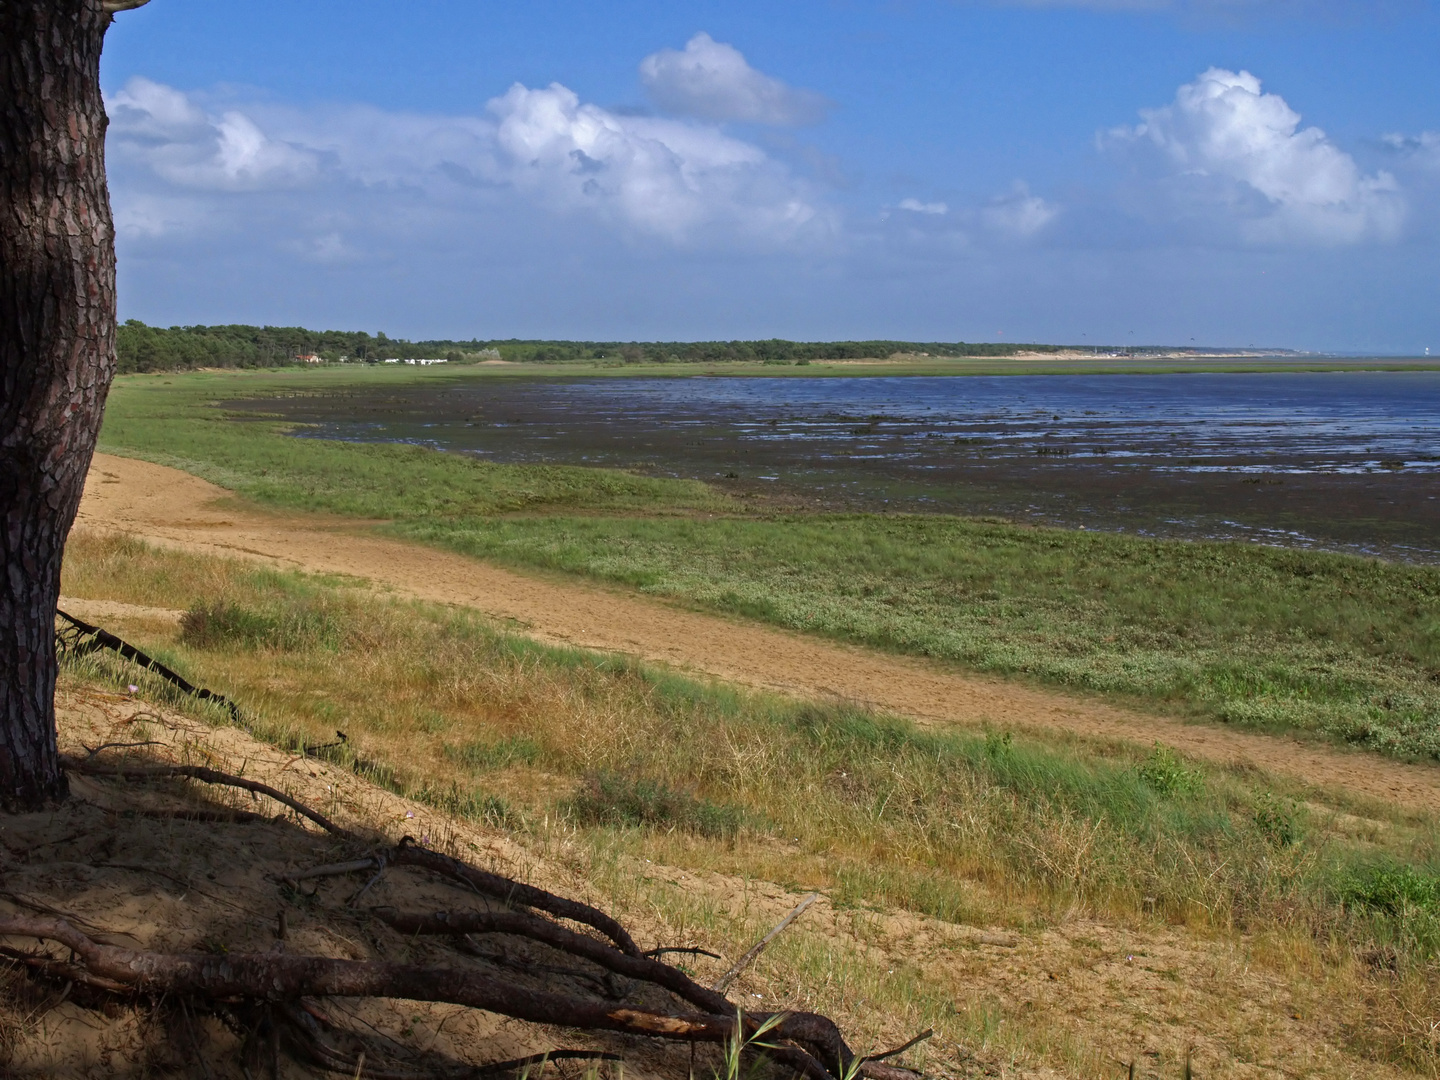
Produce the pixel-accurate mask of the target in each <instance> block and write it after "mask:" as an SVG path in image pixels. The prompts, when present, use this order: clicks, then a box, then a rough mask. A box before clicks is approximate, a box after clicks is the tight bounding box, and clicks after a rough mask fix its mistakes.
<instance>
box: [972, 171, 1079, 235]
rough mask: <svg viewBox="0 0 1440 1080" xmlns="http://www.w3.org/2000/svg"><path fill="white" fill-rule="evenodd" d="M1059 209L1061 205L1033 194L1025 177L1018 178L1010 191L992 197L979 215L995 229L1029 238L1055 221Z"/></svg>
mask: <svg viewBox="0 0 1440 1080" xmlns="http://www.w3.org/2000/svg"><path fill="white" fill-rule="evenodd" d="M1059 213H1060V208H1059V207H1058V206H1056V205H1055V204H1054V203H1052V202H1049V201H1047V200H1045V199H1042V198H1041V197H1040V196H1039V195H1032V194H1031V193H1030V186H1029V185H1028V184H1026V183H1025V181H1023V180H1016V181H1015V183H1014V184H1013V185H1012V186H1011V188H1010V191H1009V192H1008V193H1007V194H1005V195H1001V196H999V197H998V198H995V199H992V200H990V205H989V206H987V207H985V209H984V210H982V211H981V212H980V216H981V218H982V220H984V222H985V224H986V225H988V226H989V227H990V228H991V229H993V230H995V231H996V232H1000V233H1007V234H1009V235H1011V236H1018V237H1021V238H1028V237H1031V236H1034V235H1035V234H1036V233H1038V232H1039V231H1040V230H1041V229H1043V228H1045V226H1046V225H1049V224H1050V222H1052V221H1054V220H1055V218H1056V217H1057V216H1058V215H1059Z"/></svg>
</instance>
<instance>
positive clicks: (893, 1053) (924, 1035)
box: [863, 1028, 935, 1061]
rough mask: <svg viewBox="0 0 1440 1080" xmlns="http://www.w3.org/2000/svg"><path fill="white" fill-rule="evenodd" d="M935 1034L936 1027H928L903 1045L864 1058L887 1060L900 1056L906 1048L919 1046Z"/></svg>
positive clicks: (866, 1059)
mask: <svg viewBox="0 0 1440 1080" xmlns="http://www.w3.org/2000/svg"><path fill="white" fill-rule="evenodd" d="M934 1034H935V1029H934V1028H926V1029H925V1030H924V1031H922V1032H920V1034H919V1035H916V1036H915V1037H914V1038H913V1039H911V1040H910V1041H909V1042H907V1043H902V1044H901V1045H899V1046H897V1047H895V1049H894V1050H886V1051H885V1052H884V1053H883V1054H867V1055H866V1056H865V1057H864V1059H863V1060H865V1061H885V1060H886V1059H887V1058H893V1057H899V1056H900V1055H901V1054H903V1053H904V1052H905V1051H906V1050H909V1049H910V1048H911V1047H912V1046H919V1045H920V1044H921V1043H922V1042H924V1041H925V1040H926V1039H928V1038H930V1037H931V1036H932V1035H934Z"/></svg>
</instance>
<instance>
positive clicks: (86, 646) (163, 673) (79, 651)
mask: <svg viewBox="0 0 1440 1080" xmlns="http://www.w3.org/2000/svg"><path fill="white" fill-rule="evenodd" d="M55 614H56V615H58V616H60V618H62V619H64V620H65V621H66V622H67V623H69V624H70V626H69V628H68V629H67V630H62V631H58V632H57V633H56V635H55V639H56V641H57V642H58V643H59V645H60V647H61V648H62V649H64V650H65V651H66V652H71V653H74V654H76V655H77V656H83V655H84V654H85V653H88V652H95V651H96V650H97V649H109V650H111V651H112V652H117V653H119V654H120V655H121V656H123V657H124V658H125V659H126V660H132V661H134V662H135V663H136V664H139V665H140V666H141V667H142V668H145V669H146V670H147V671H153V672H154V673H155V674H156V675H159V676H160V678H162V679H164V680H165V681H166V682H168V683H170V684H171V685H172V686H175V687H178V688H179V689H180V690H182V691H183V692H185V693H187V694H189V695H190V696H191V697H196V698H199V699H200V700H202V701H213V702H215V704H217V705H222V706H224V707H225V708H226V709H229V710H230V716H231V718H232V719H234V721H235V722H236V723H237V724H240V723H244V719H243V718H242V717H241V715H240V706H238V705H236V704H235V703H234V702H233V701H231V700H230V699H229V698H227V697H226V696H225V695H224V694H217V693H215V692H214V691H212V690H206V689H205V688H204V687H203V686H196V685H195V684H194V683H192V682H189V681H188V680H187V679H186V678H185V677H184V676H183V675H181V674H180V673H179V672H177V671H174V670H172V669H170V668H168V667H166V666H165V665H164V664H162V663H160V661H159V660H156V659H155V658H154V657H153V656H150V655H148V654H146V653H143V652H141V651H140V650H139V649H137V648H135V646H134V645H131V644H130V643H129V642H128V641H122V640H121V639H120V638H118V637H116V636H115V635H114V634H112V633H110V632H109V631H108V630H102V629H100V627H98V626H92V625H90V624H89V623H87V622H85V621H83V620H81V619H77V618H75V616H74V615H69V614H67V613H65V612H63V611H60V610H58V609H57V610H56V612H55ZM87 637H88V638H89V639H90V640H89V641H86V640H85V639H86V638H87Z"/></svg>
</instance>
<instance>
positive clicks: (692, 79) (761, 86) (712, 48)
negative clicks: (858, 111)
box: [640, 32, 830, 127]
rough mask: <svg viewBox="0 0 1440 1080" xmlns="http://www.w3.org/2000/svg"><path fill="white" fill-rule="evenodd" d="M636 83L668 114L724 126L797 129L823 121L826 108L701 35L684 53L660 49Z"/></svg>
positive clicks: (821, 100) (642, 64)
mask: <svg viewBox="0 0 1440 1080" xmlns="http://www.w3.org/2000/svg"><path fill="white" fill-rule="evenodd" d="M640 78H641V80H642V81H643V82H644V84H645V89H646V91H647V92H648V93H649V94H650V96H651V98H653V99H654V101H655V103H656V104H657V105H659V106H660V108H661V109H663V110H665V111H666V112H670V113H675V114H677V115H680V116H693V117H696V118H698V119H701V120H710V121H714V122H719V123H723V122H725V121H730V120H738V121H742V122H746V123H754V124H775V125H779V126H782V127H798V126H801V125H804V124H813V123H816V122H818V121H820V120H822V119H824V117H825V114H826V112H828V111H829V108H830V102H829V101H828V100H827V99H826V98H825V97H824V96H822V95H820V94H817V93H816V92H815V91H813V90H804V89H800V88H797V87H793V86H790V85H788V84H786V83H784V82H782V81H780V80H779V79H777V78H775V77H774V76H772V75H766V74H764V73H763V72H760V71H756V70H755V69H754V68H753V67H751V66H750V64H749V62H748V61H746V59H745V57H744V55H743V54H742V53H741V52H740V50H739V49H737V48H735V47H734V46H733V45H726V44H724V43H723V42H719V41H716V40H715V39H714V38H712V37H711V36H710V35H709V34H706V33H704V32H701V33H699V34H696V35H695V36H694V37H692V38H691V39H690V40H689V41H688V42H686V44H685V49H684V51H683V52H681V51H678V50H676V49H661V50H660V51H659V52H657V53H652V54H651V55H649V56H647V57H646V58H645V59H644V60H642V61H641V62H640Z"/></svg>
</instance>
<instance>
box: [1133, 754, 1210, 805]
mask: <svg viewBox="0 0 1440 1080" xmlns="http://www.w3.org/2000/svg"><path fill="white" fill-rule="evenodd" d="M1135 771H1136V772H1137V773H1139V775H1140V779H1141V780H1143V781H1144V782H1145V784H1146V786H1147V787H1149V788H1151V789H1152V790H1154V791H1155V792H1157V793H1159V794H1161V795H1180V794H1193V793H1195V792H1197V791H1199V790H1200V789H1201V788H1203V787H1204V786H1205V779H1204V777H1203V776H1201V774H1200V771H1199V770H1198V769H1187V768H1186V767H1185V766H1184V765H1183V764H1181V762H1180V759H1179V758H1178V757H1176V755H1175V751H1174V750H1172V749H1170V747H1168V746H1162V745H1161V744H1160V743H1158V742H1157V743H1156V744H1155V749H1154V750H1152V751H1151V752H1150V756H1149V757H1148V758H1146V759H1145V761H1144V762H1143V763H1142V764H1140V765H1138V766H1136V769H1135Z"/></svg>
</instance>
